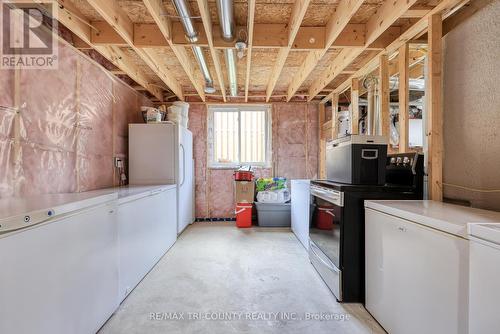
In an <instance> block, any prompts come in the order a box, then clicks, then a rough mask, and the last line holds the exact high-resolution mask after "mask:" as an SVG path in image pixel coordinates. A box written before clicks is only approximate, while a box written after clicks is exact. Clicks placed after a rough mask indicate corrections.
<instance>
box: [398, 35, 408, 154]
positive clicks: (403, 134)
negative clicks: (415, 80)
mask: <svg viewBox="0 0 500 334" xmlns="http://www.w3.org/2000/svg"><path fill="white" fill-rule="evenodd" d="M398 68H399V88H398V89H399V153H406V152H408V148H409V145H408V141H409V135H408V132H409V127H410V125H409V117H410V115H409V109H408V108H409V99H410V87H409V86H410V79H409V70H410V66H409V47H408V43H405V44H403V45H401V47H400V48H399V55H398Z"/></svg>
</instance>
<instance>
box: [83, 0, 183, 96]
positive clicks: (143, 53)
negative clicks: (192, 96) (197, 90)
mask: <svg viewBox="0 0 500 334" xmlns="http://www.w3.org/2000/svg"><path fill="white" fill-rule="evenodd" d="M87 2H88V3H89V4H90V5H91V6H92V7H93V8H94V9H95V10H96V11H97V12H98V13H99V14H100V15H101V16H102V18H103V19H104V20H105V21H106V22H107V23H108V24H109V25H111V26H112V27H113V28H114V29H115V31H116V32H117V33H118V34H119V35H120V36H121V38H123V39H124V40H125V41H126V42H127V44H128V45H129V46H130V47H131V48H132V49H133V50H134V51H135V52H136V53H137V55H138V56H139V57H140V58H141V59H142V60H143V61H144V62H145V63H146V64H147V65H148V66H149V67H150V68H151V69H152V70H153V71H154V72H155V73H156V74H157V75H158V77H159V78H160V79H161V80H162V81H163V82H164V83H165V84H166V85H167V86H168V87H169V88H170V89H171V90H172V92H174V94H175V95H177V97H178V98H179V99H181V100H183V99H184V96H183V95H182V87H181V85H180V84H179V82H178V81H177V80H176V78H175V77H174V76H173V75H172V73H170V71H168V69H167V68H165V66H164V65H163V62H162V61H161V59H160V57H159V55H158V54H157V53H156V52H155V51H154V50H152V49H141V48H138V47H136V46H135V45H134V24H133V22H132V21H131V20H130V18H129V17H128V16H127V13H125V12H124V11H123V9H122V8H121V7H120V5H119V4H118V1H117V0H87Z"/></svg>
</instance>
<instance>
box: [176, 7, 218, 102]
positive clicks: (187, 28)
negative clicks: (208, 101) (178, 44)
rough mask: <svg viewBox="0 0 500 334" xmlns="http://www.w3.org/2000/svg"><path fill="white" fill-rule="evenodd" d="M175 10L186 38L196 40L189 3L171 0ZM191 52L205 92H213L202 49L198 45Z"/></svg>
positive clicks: (211, 80)
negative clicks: (203, 80)
mask: <svg viewBox="0 0 500 334" xmlns="http://www.w3.org/2000/svg"><path fill="white" fill-rule="evenodd" d="M172 2H173V4H174V7H175V10H176V11H177V14H178V15H179V17H180V20H181V23H182V26H183V27H184V33H185V34H186V39H187V40H188V41H189V42H191V43H195V42H197V41H198V31H197V30H196V27H195V26H194V24H193V20H192V19H191V10H190V9H189V5H188V4H187V2H186V0H172ZM192 50H193V54H194V56H195V57H196V60H197V61H198V65H199V66H200V69H201V73H202V74H203V77H204V78H205V93H208V94H212V93H215V88H214V81H213V79H212V76H211V75H210V71H209V69H208V65H207V61H206V60H205V55H204V54H203V50H202V49H201V47H199V46H193V47H192Z"/></svg>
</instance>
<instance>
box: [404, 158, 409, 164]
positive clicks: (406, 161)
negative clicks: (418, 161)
mask: <svg viewBox="0 0 500 334" xmlns="http://www.w3.org/2000/svg"><path fill="white" fill-rule="evenodd" d="M408 162H410V159H409V158H408V157H404V158H403V165H406V164H408Z"/></svg>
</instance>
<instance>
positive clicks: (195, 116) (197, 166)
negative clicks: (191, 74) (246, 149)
mask: <svg viewBox="0 0 500 334" xmlns="http://www.w3.org/2000/svg"><path fill="white" fill-rule="evenodd" d="M189 129H190V130H191V132H192V133H193V156H194V176H195V212H196V216H197V217H209V214H208V198H207V188H208V184H207V171H208V170H207V159H206V156H207V136H206V133H207V108H206V107H205V105H202V104H192V105H191V106H190V108H189Z"/></svg>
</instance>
